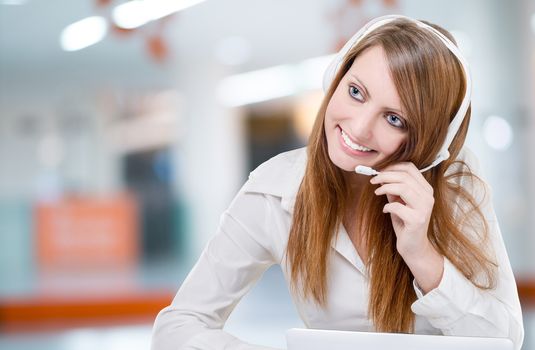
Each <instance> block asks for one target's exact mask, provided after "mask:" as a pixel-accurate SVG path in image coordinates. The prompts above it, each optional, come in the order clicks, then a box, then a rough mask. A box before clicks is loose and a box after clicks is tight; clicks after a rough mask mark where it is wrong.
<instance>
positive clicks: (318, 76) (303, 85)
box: [217, 55, 333, 107]
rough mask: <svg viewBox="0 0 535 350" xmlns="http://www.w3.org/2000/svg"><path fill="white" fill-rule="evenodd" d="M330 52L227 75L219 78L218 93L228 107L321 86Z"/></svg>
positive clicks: (329, 59) (330, 57)
mask: <svg viewBox="0 0 535 350" xmlns="http://www.w3.org/2000/svg"><path fill="white" fill-rule="evenodd" d="M332 57H333V56H332V55H329V56H321V57H316V58H312V59H308V60H305V61H303V62H301V63H299V64H294V65H280V66H275V67H271V68H266V69H261V70H257V71H252V72H248V73H242V74H237V75H233V76H230V77H228V78H225V79H223V80H222V81H221V83H220V84H219V87H218V91H217V95H218V98H219V100H220V101H221V102H222V103H223V104H225V105H227V106H230V107H237V106H243V105H247V104H251V103H256V102H262V101H267V100H271V99H274V98H279V97H284V96H289V95H293V94H296V93H298V92H301V91H305V90H314V89H321V88H322V81H323V72H324V71H325V69H326V68H327V65H328V64H329V62H330V61H331V59H332Z"/></svg>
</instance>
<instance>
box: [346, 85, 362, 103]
mask: <svg viewBox="0 0 535 350" xmlns="http://www.w3.org/2000/svg"><path fill="white" fill-rule="evenodd" d="M349 95H351V97H353V98H354V99H356V100H358V101H361V102H362V101H364V96H362V93H361V92H360V90H359V88H358V87H356V86H353V85H351V86H350V87H349Z"/></svg>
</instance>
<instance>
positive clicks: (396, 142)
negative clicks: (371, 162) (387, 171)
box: [380, 133, 406, 155]
mask: <svg viewBox="0 0 535 350" xmlns="http://www.w3.org/2000/svg"><path fill="white" fill-rule="evenodd" d="M405 138H406V135H400V134H398V133H396V134H392V135H390V136H386V137H385V138H383V139H382V140H381V144H380V146H381V150H382V152H383V153H384V154H385V155H391V154H392V153H394V152H396V151H397V150H398V148H399V147H401V144H402V143H403V141H404V140H405Z"/></svg>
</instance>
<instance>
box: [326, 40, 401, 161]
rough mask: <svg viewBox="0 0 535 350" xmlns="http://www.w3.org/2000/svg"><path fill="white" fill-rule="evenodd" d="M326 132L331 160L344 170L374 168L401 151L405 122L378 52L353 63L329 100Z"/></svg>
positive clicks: (369, 52)
mask: <svg viewBox="0 0 535 350" xmlns="http://www.w3.org/2000/svg"><path fill="white" fill-rule="evenodd" d="M324 127H325V134H326V136H327V146H328V151H329V157H330V159H331V161H332V162H333V163H334V164H335V165H336V166H337V167H339V168H341V169H343V170H346V171H354V169H355V167H356V166H357V165H366V166H371V167H373V166H374V165H375V164H377V163H378V162H379V161H381V160H383V159H385V158H386V157H388V156H389V155H391V154H392V153H394V152H395V151H396V150H397V149H398V148H399V147H400V145H401V144H402V142H403V141H404V140H405V138H406V137H407V122H406V117H405V116H404V113H403V111H402V108H401V101H400V98H399V96H398V93H397V91H396V88H395V85H394V82H393V80H392V78H391V77H390V70H389V68H388V63H387V61H386V57H385V55H384V51H383V48H382V47H380V46H373V47H371V48H369V49H366V50H365V51H363V52H362V53H361V54H360V55H359V56H358V57H357V58H356V59H355V61H354V62H353V65H352V66H351V68H350V69H349V71H348V72H347V73H346V74H345V75H344V77H343V78H342V80H340V83H339V84H338V87H337V88H336V90H335V92H334V94H333V96H332V98H331V100H330V101H329V104H328V106H327V110H326V112H325V123H324Z"/></svg>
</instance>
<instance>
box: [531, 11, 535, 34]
mask: <svg viewBox="0 0 535 350" xmlns="http://www.w3.org/2000/svg"><path fill="white" fill-rule="evenodd" d="M530 22H531V31H532V32H533V34H535V13H534V14H532V15H531V21H530Z"/></svg>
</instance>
